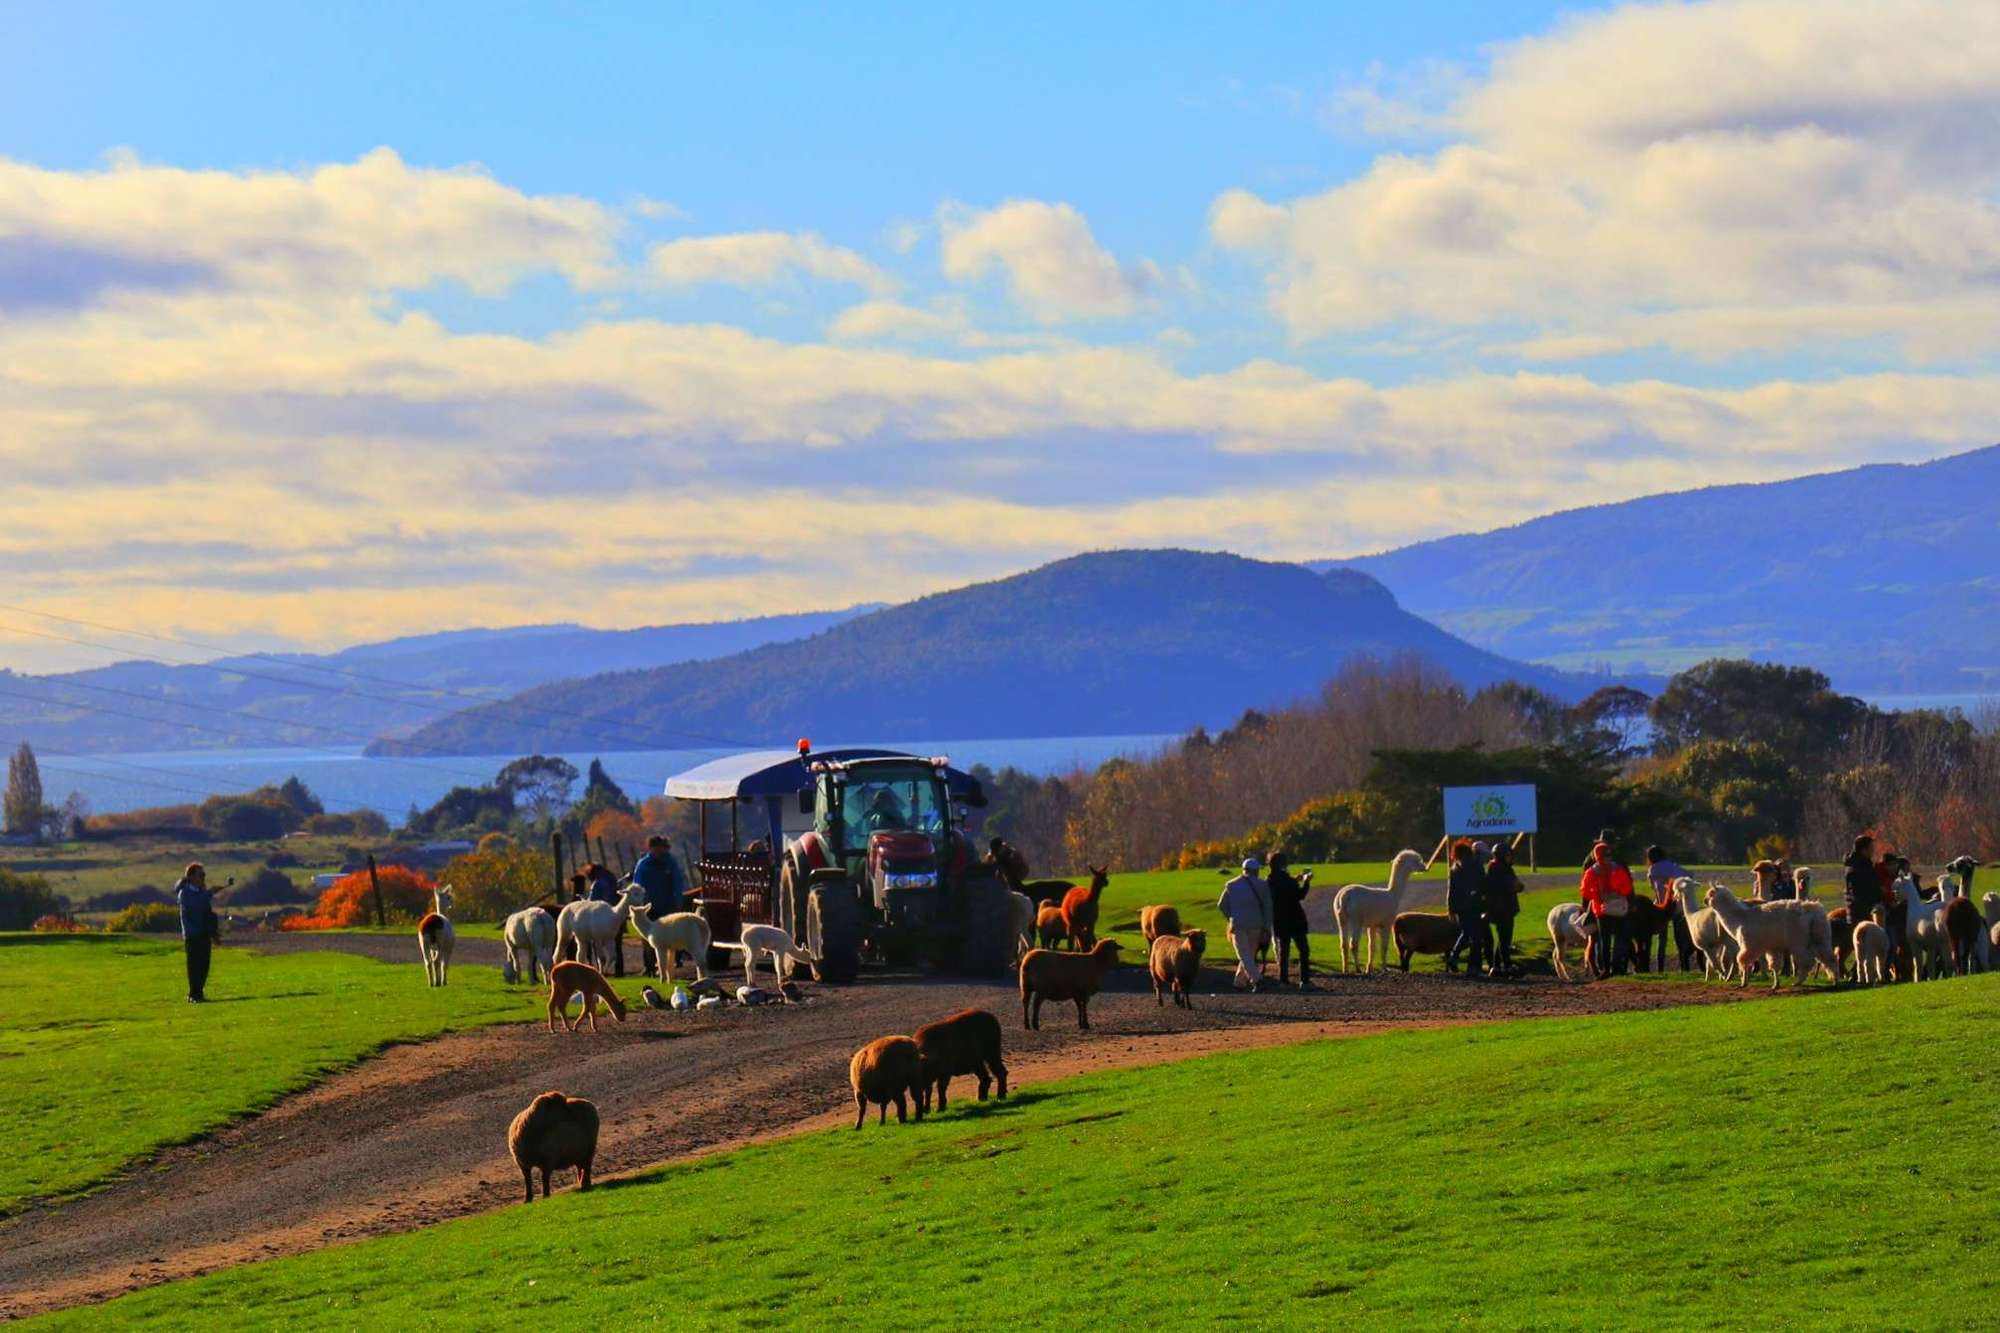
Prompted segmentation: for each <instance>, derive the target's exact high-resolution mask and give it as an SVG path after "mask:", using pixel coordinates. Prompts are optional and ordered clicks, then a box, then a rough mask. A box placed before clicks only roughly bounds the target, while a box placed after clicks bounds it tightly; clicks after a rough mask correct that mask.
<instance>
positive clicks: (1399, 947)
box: [1390, 912, 1458, 972]
mask: <svg viewBox="0 0 2000 1333" xmlns="http://www.w3.org/2000/svg"><path fill="white" fill-rule="evenodd" d="M1390 933H1391V934H1393V935H1394V936H1395V937H1396V954H1397V957H1398V958H1400V959H1401V960H1402V966H1403V970H1404V971H1405V972H1407V971H1409V970H1410V959H1411V958H1412V957H1414V956H1415V955H1417V954H1420V953H1449V952H1450V951H1451V946H1452V944H1453V943H1454V942H1455V941H1456V940H1457V939H1458V927H1457V926H1456V925H1455V924H1453V922H1452V919H1451V918H1450V917H1448V916H1446V915H1444V914H1443V913H1442V912H1398V913H1396V920H1395V923H1394V924H1393V925H1392V926H1391V927H1390Z"/></svg>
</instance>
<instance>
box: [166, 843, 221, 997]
mask: <svg viewBox="0 0 2000 1333" xmlns="http://www.w3.org/2000/svg"><path fill="white" fill-rule="evenodd" d="M235 882H236V881H235V880H233V879H232V880H230V881H229V884H234V883H235ZM229 884H225V885H223V886H222V887H223V888H225V889H226V888H228V887H229ZM174 901H176V902H177V903H179V904H180V909H181V948H182V949H183V950H184V951H185V952H186V954H187V979H188V995H187V997H188V1003H189V1004H206V1003H207V1002H208V996H207V995H206V994H204V993H203V992H205V991H206V990H207V989H208V964H209V957H210V954H211V951H212V950H213V949H214V947H215V941H216V940H217V939H219V938H220V937H221V935H222V922H221V919H220V918H218V917H217V916H216V915H215V895H214V894H213V893H211V892H209V888H208V870H207V869H206V868H205V867H204V866H203V865H202V863H201V862H199V861H194V862H191V863H190V864H189V865H188V868H187V871H186V873H184V874H183V875H182V876H181V882H180V883H178V884H176V885H174Z"/></svg>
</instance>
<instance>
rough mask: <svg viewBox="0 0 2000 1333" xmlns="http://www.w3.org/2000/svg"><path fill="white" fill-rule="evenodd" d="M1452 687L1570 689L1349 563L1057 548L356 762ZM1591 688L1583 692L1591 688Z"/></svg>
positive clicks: (523, 698) (585, 683) (1201, 709)
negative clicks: (1346, 668)
mask: <svg viewBox="0 0 2000 1333" xmlns="http://www.w3.org/2000/svg"><path fill="white" fill-rule="evenodd" d="M1364 655H1365V656H1371V657H1376V658H1382V659H1387V658H1394V657H1399V656H1403V655H1415V656H1418V657H1422V658H1424V659H1425V660H1426V661H1428V662H1430V663H1431V664H1432V665H1434V666H1437V667H1440V668H1442V669H1444V670H1446V671H1449V672H1450V673H1451V674H1452V675H1454V676H1456V677H1457V678H1458V679H1459V680H1460V681H1462V682H1464V683H1465V684H1467V685H1468V686H1478V685H1483V684H1487V683H1489V682H1492V681H1497V680H1502V679H1508V678H1512V679H1517V680H1522V681H1525V682H1528V683H1532V684H1536V685H1539V686H1542V687H1544V688H1547V689H1550V690H1553V691H1558V692H1561V693H1564V694H1570V695H1574V694H1576V693H1578V692H1579V691H1580V690H1581V689H1583V688H1586V687H1587V686H1586V683H1584V682H1580V681H1577V680H1573V679H1570V678H1568V677H1565V676H1563V675H1561V674H1560V673H1558V672H1555V671H1553V670H1550V669H1548V668H1545V667H1534V666H1529V665H1526V664H1524V663H1520V662H1513V661H1509V660H1507V659H1505V658H1502V657H1500V656H1498V655H1497V654H1494V653H1490V652H1486V651H1483V650H1481V649H1479V648H1475V647H1473V646H1471V645H1469V644H1467V643H1464V642H1462V641H1461V640H1458V639H1456V638H1454V637H1452V636H1451V635H1449V634H1447V633H1445V632H1444V631H1442V630H1440V629H1438V628H1437V627H1436V626H1435V625H1432V624H1429V623H1428V622H1426V621H1424V620H1422V619H1420V618H1418V617H1416V616H1414V615H1411V614H1410V613H1409V612H1407V611H1405V610H1404V609H1403V608H1401V607H1400V606H1398V605H1397V604H1396V599H1395V598H1394V597H1393V596H1391V595H1390V593H1389V591H1388V590H1387V589H1386V588H1384V587H1383V586H1382V585H1381V584H1380V583H1379V582H1377V581H1376V580H1375V579H1373V578H1371V577H1369V576H1367V575H1365V574H1361V573H1358V572H1356V571H1353V570H1334V571H1332V572H1329V573H1324V574H1316V573H1314V572H1312V571H1310V570H1307V569H1305V568H1304V567H1302V566H1299V565H1293V564H1278V563H1273V562H1269V561H1262V560H1249V559H1245V558H1244V557H1242V556H1235V555H1225V554H1209V553H1200V552H1194V551H1171V550H1168V551H1108V552H1100V553H1096V554H1091V555H1080V556H1074V557H1071V558H1069V559H1067V560H1059V561H1056V562H1055V563H1053V564H1049V565H1044V566H1042V567H1041V568H1039V569H1034V570H1030V571H1028V572H1027V573H1024V574H1017V575H1015V576H1013V577H1011V578H1003V579H997V580H994V581H992V582H989V583H977V584H973V585H971V586H969V587H964V588H957V589H953V590H952V591H950V592H943V593H937V594H935V595H932V596H929V597H922V598H919V599H917V600H916V601H912V602H907V603H904V604H903V605H900V606H892V607H888V608H886V609H884V610H880V611H875V612H872V613H870V614H868V615H864V616H858V617H856V618H854V619H852V620H848V621H845V622H843V623H841V624H839V625H836V626H834V627H832V628H831V629H827V630H824V631H822V632H821V633H819V634H816V635H814V636H812V637H811V638H809V639H804V640H800V641H796V642H790V643H776V644H766V645H764V646H762V647H758V648H753V649H750V650H749V651H747V652H742V653H738V654H735V655H734V656H731V657H725V658H717V659H713V660H709V661H703V662H683V663H679V664H676V665H672V666H662V667H657V668H654V669H652V670H646V671H628V672H616V673H610V674H604V675H595V676H590V677H586V678H584V679H580V680H568V681H561V682H558V683H555V684H550V685H543V686H539V687H537V688H535V689H532V690H529V691H527V692H525V693H523V694H521V695H519V696H517V697H516V698H514V699H511V700H508V701H506V702H504V703H495V704H484V705H478V706H475V707H472V708H469V709H467V710H466V711H465V712H462V713H459V714H457V715H456V716H453V717H447V718H443V719H440V720H437V721H434V722H431V723H428V724H427V725H425V726H423V727H420V728H418V729H417V730H416V731H415V732H413V733H411V735H410V736H408V737H407V738H406V739H402V740H393V739H391V740H385V741H383V742H380V743H379V744H378V745H377V746H376V747H375V748H374V751H373V752H376V753H397V752H410V753H422V754H440V753H457V754H494V753H513V752H523V751H528V750H540V751H545V752H548V753H554V752H557V751H561V750H574V749H586V748H590V747H591V746H594V745H602V744H603V743H604V737H605V736H606V734H607V732H609V731H610V729H613V728H615V729H616V732H617V734H620V735H625V736H629V737H631V738H633V739H634V741H635V743H638V744H642V745H648V746H658V747H670V746H676V745H682V746H685V745H688V744H693V743H698V744H742V745H745V746H750V745H764V744H771V743H774V742H784V741H788V740H790V739H791V738H794V737H797V736H801V735H809V736H821V737H823V738H835V739H878V740H879V739H882V738H886V737H924V736H978V737H1006V736H1063V735H1111V734H1127V733H1158V732H1179V731H1184V730H1187V729H1188V728H1191V727H1194V726H1197V725H1206V726H1210V727H1214V726H1218V725H1223V724H1226V723H1228V722H1230V721H1233V720H1234V719H1235V718H1236V717H1237V716H1238V715H1240V714H1241V713H1242V712H1243V711H1244V710H1245V709H1246V708H1250V707H1266V706H1273V705H1280V704H1284V703H1287V702H1290V701H1293V700H1295V699H1299V698H1302V697H1304V696H1306V695H1309V694H1311V693H1312V692H1313V691H1315V690H1317V689H1318V688H1319V687H1320V686H1321V685H1322V684H1324V683H1325V681H1326V680H1327V679H1328V678H1329V677H1331V676H1333V675H1334V674H1335V673H1336V672H1338V671H1339V669H1340V668H1341V666H1342V665H1344V664H1345V663H1346V662H1348V661H1349V660H1351V659H1353V658H1355V657H1357V656H1364ZM1590 683H1595V682H1590Z"/></svg>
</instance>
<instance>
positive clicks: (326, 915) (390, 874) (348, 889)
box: [279, 866, 437, 930]
mask: <svg viewBox="0 0 2000 1333" xmlns="http://www.w3.org/2000/svg"><path fill="white" fill-rule="evenodd" d="M377 873H378V874H379V875H380V876H381V879H382V907H383V910H384V911H385V913H386V914H387V915H388V918H389V921H390V922H391V923H392V924H397V923H401V924H407V923H409V922H412V921H415V920H416V919H417V918H418V917H420V916H422V915H423V914H424V913H425V912H428V911H430V910H431V894H432V893H433V892H434V891H435V890H436V888H437V883H436V881H434V880H432V879H431V877H430V876H428V875H426V874H424V873H423V872H422V871H421V870H412V869H410V868H409V867H408V866H383V867H381V868H380V869H379V870H378V871H377ZM374 924H375V887H374V885H373V884H371V883H370V882H369V879H368V872H367V871H365V870H357V871H355V872H354V873H353V874H351V875H343V876H341V877H340V878H339V879H337V880H335V881H334V882H333V885H332V886H331V887H330V888H328V889H327V891H326V892H325V893H322V894H320V896H319V902H318V903H316V904H314V906H313V910H312V913H311V915H309V916H293V917H286V918H285V919H284V920H283V921H281V922H280V923H279V929H281V930H337V929H339V928H341V927H343V926H372V925H374Z"/></svg>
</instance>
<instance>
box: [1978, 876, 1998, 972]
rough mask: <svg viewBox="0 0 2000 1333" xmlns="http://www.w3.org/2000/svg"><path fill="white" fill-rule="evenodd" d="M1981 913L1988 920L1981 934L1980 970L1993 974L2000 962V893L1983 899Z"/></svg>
mask: <svg viewBox="0 0 2000 1333" xmlns="http://www.w3.org/2000/svg"><path fill="white" fill-rule="evenodd" d="M1979 912H1980V915H1981V916H1983V917H1985V918H1986V929H1985V930H1983V931H1981V932H1980V941H1979V949H1980V953H1979V968H1980V970H1981V971H1982V972H1991V971H1992V970H1993V964H1994V962H1995V960H2000V893H1989V894H1987V895H1986V896H1985V897H1983V898H1981V899H1980V900H1979Z"/></svg>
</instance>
